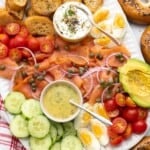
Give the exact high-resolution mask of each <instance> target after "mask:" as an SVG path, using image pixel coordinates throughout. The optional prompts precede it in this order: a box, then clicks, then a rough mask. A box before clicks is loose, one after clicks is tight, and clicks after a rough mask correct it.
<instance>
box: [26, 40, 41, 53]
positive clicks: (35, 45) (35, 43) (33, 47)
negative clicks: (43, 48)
mask: <svg viewBox="0 0 150 150" xmlns="http://www.w3.org/2000/svg"><path fill="white" fill-rule="evenodd" d="M27 47H28V48H29V49H31V50H32V51H38V50H39V49H40V43H39V41H38V40H37V39H36V38H35V37H29V38H28V41H27Z"/></svg>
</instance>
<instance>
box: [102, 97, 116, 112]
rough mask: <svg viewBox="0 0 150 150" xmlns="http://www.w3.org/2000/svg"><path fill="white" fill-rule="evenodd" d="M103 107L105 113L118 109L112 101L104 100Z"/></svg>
mask: <svg viewBox="0 0 150 150" xmlns="http://www.w3.org/2000/svg"><path fill="white" fill-rule="evenodd" d="M104 106H105V109H106V110H107V111H113V110H115V109H116V108H117V107H118V106H117V104H116V102H115V100H114V99H109V100H106V101H105V102H104Z"/></svg>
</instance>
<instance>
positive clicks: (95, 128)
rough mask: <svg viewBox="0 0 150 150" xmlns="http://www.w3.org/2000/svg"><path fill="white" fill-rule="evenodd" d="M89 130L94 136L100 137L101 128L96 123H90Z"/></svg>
mask: <svg viewBox="0 0 150 150" xmlns="http://www.w3.org/2000/svg"><path fill="white" fill-rule="evenodd" d="M91 130H92V132H93V133H94V135H95V136H96V137H100V136H101V135H102V134H103V129H102V128H101V127H100V125H98V124H94V125H92V127H91Z"/></svg>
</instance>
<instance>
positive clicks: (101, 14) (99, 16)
mask: <svg viewBox="0 0 150 150" xmlns="http://www.w3.org/2000/svg"><path fill="white" fill-rule="evenodd" d="M108 15H109V10H108V9H105V8H100V9H98V10H97V11H96V12H95V13H94V15H93V19H94V21H95V22H96V23H98V22H100V21H103V20H105V19H106V18H107V17H108Z"/></svg>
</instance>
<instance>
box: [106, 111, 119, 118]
mask: <svg viewBox="0 0 150 150" xmlns="http://www.w3.org/2000/svg"><path fill="white" fill-rule="evenodd" d="M107 114H108V116H109V117H110V118H115V117H117V116H119V114H120V111H119V109H115V110H112V111H108V112H107Z"/></svg>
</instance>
